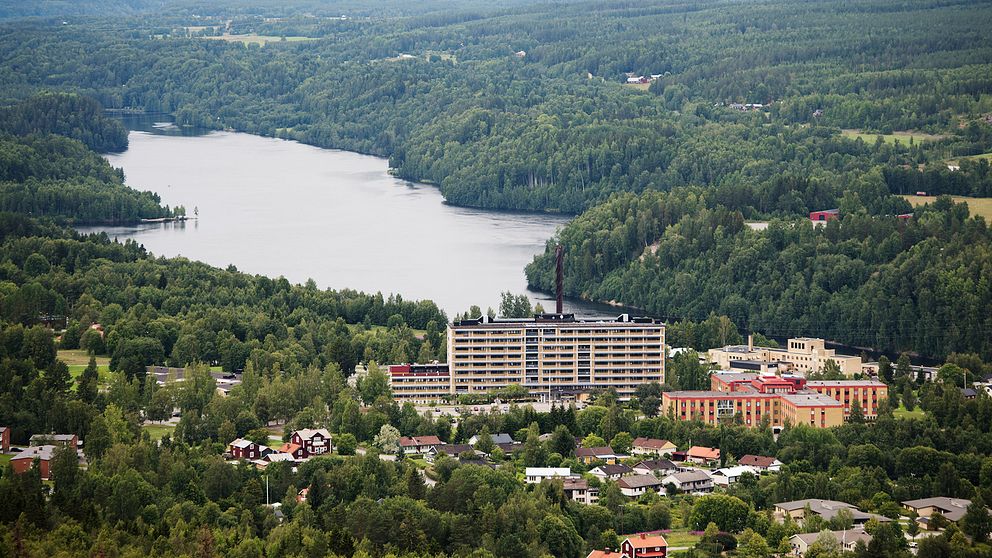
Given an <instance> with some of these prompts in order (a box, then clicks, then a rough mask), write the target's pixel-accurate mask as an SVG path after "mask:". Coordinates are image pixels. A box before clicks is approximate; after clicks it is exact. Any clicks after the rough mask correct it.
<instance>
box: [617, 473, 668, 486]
mask: <svg viewBox="0 0 992 558" xmlns="http://www.w3.org/2000/svg"><path fill="white" fill-rule="evenodd" d="M617 484H618V485H620V486H621V487H622V488H645V487H648V486H661V479H659V478H658V477H656V476H654V475H631V476H629V477H623V478H622V479H620V480H618V481H617Z"/></svg>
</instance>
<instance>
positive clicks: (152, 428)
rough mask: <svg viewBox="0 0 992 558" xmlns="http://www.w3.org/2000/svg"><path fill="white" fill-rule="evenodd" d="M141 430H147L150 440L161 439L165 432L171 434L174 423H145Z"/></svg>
mask: <svg viewBox="0 0 992 558" xmlns="http://www.w3.org/2000/svg"><path fill="white" fill-rule="evenodd" d="M141 429H142V430H144V431H146V432H148V436H149V437H151V439H152V440H161V439H162V436H165V435H166V434H169V435H170V436H171V435H172V432H173V431H174V430H175V429H176V425H174V424H165V423H163V424H146V425H144V426H142V427H141Z"/></svg>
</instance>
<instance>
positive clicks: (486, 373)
mask: <svg viewBox="0 0 992 558" xmlns="http://www.w3.org/2000/svg"><path fill="white" fill-rule="evenodd" d="M448 361H449V363H450V393H452V394H455V395H460V394H465V393H478V392H486V391H489V390H492V389H496V388H501V387H505V386H508V385H511V384H519V385H521V386H523V387H525V388H527V389H528V390H530V392H531V393H534V394H538V395H550V396H552V397H555V396H557V395H561V394H569V393H581V392H588V391H590V390H594V389H597V388H611V387H612V388H615V389H616V390H617V393H619V395H620V397H621V398H623V399H627V398H630V397H631V396H632V395H633V393H634V390H635V389H636V388H637V386H638V385H640V384H643V383H647V382H658V383H664V381H665V325H664V324H663V323H662V322H661V321H660V320H655V319H652V318H632V317H630V316H629V315H627V314H624V315H621V316H619V317H617V318H613V319H588V320H580V319H576V318H575V316H574V315H572V314H540V315H537V316H535V317H534V318H515V319H489V318H488V317H481V318H477V319H474V320H462V321H459V322H455V323H453V324H451V325H450V326H449V327H448Z"/></svg>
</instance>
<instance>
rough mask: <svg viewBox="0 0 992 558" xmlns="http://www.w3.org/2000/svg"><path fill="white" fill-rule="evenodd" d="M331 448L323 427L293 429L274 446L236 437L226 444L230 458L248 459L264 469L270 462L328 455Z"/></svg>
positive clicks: (298, 461) (293, 460)
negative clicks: (287, 436)
mask: <svg viewBox="0 0 992 558" xmlns="http://www.w3.org/2000/svg"><path fill="white" fill-rule="evenodd" d="M333 449H334V446H333V445H332V444H331V433H330V432H328V431H327V430H326V429H324V428H305V429H303V430H296V431H294V432H293V433H292V434H291V435H290V437H289V441H288V442H286V443H284V444H282V445H281V446H278V447H276V448H271V447H269V446H267V445H264V444H259V443H258V442H255V441H252V440H247V439H245V438H238V439H236V440H234V441H233V442H231V443H230V444H228V446H227V454H228V456H229V457H230V458H232V459H240V460H244V461H249V462H251V463H253V464H255V466H256V467H258V468H261V469H264V468H265V467H266V466H268V465H269V464H270V463H276V462H281V461H286V462H291V463H300V462H302V461H306V460H307V459H310V458H311V457H316V456H320V455H330V453H331V451H333Z"/></svg>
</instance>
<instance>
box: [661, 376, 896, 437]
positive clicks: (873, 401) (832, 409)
mask: <svg viewBox="0 0 992 558" xmlns="http://www.w3.org/2000/svg"><path fill="white" fill-rule="evenodd" d="M710 387H711V390H710V391H673V392H667V393H664V394H662V412H663V413H665V414H668V415H670V416H673V417H674V418H675V419H676V420H693V419H698V420H702V421H703V422H706V423H707V424H714V425H715V424H719V423H720V422H722V421H730V420H733V419H734V418H735V417H737V416H739V417H740V419H741V420H742V421H743V423H744V424H745V425H747V426H756V425H758V424H760V423H761V421H762V419H763V418H767V419H768V424H769V425H770V426H772V427H774V428H780V427H782V426H784V425H785V423H786V422H789V423H791V424H794V425H798V424H808V425H810V426H815V427H818V428H827V427H831V426H838V425H840V424H842V423H843V422H844V420H845V419H846V418H847V417H848V416H849V415H850V411H851V404H852V403H853V402H854V401H858V402H859V404H860V406H861V409H862V414H863V415H864V417H865V418H866V419H869V420H871V419H874V418H875V417H877V416H878V402H879V401H880V400H881V399H884V398H886V397H887V396H888V386H886V385H885V384H884V383H882V382H879V381H877V380H840V381H806V379H805V378H802V377H799V376H759V375H757V374H749V373H738V372H721V373H716V374H713V375H712V376H710Z"/></svg>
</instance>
